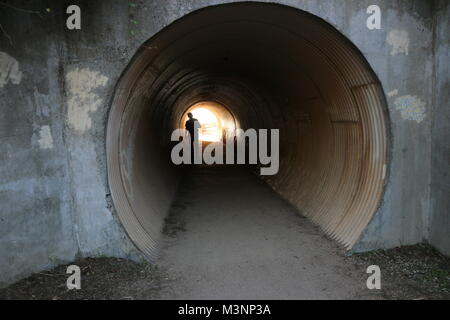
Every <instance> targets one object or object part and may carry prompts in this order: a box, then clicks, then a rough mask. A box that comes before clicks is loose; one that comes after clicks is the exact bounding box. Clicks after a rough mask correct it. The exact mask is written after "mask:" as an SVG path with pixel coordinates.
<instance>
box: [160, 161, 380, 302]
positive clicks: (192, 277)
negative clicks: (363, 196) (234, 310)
mask: <svg viewBox="0 0 450 320" xmlns="http://www.w3.org/2000/svg"><path fill="white" fill-rule="evenodd" d="M167 222H168V223H167V226H166V230H165V232H164V233H165V244H164V248H163V250H162V257H161V260H160V262H159V266H160V267H162V268H163V269H165V270H166V272H168V273H169V275H170V278H172V279H176V280H175V281H173V282H171V284H170V285H169V286H167V287H166V288H165V290H163V291H162V292H161V298H183V299H184V298H187V299H218V298H220V299H351V298H355V299H358V298H359V299H360V298H366V299H367V298H379V297H380V295H379V294H377V293H375V292H374V291H370V290H368V289H367V288H366V285H365V281H366V279H367V274H365V270H364V269H362V268H357V267H356V266H355V264H354V263H352V262H350V261H349V260H348V259H345V256H344V255H345V252H344V251H343V250H342V249H340V248H338V247H337V245H336V244H335V243H333V242H332V241H330V240H328V239H327V238H325V236H324V235H323V234H322V233H321V232H320V231H319V230H318V228H317V227H315V226H313V225H312V224H311V223H310V222H309V221H308V220H307V219H305V218H304V217H301V216H300V215H299V214H298V213H297V212H296V210H295V209H294V208H293V207H291V206H290V205H289V204H288V203H286V202H285V201H283V200H282V199H281V198H280V197H279V196H278V195H277V194H275V193H274V192H273V191H272V190H271V189H270V188H269V187H268V186H267V185H266V184H264V183H263V182H262V181H260V180H259V179H258V178H257V177H256V176H254V175H253V174H251V173H250V172H248V171H246V170H244V169H241V168H236V167H231V168H230V167H227V168H224V167H221V168H218V167H216V168H200V169H196V170H193V171H191V172H190V173H189V174H188V175H187V176H186V178H185V179H184V181H183V183H182V185H181V187H180V190H179V194H178V197H177V199H176V201H175V203H174V205H173V208H172V212H171V214H170V215H169V218H168V221H167Z"/></svg>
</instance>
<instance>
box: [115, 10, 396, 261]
mask: <svg viewBox="0 0 450 320" xmlns="http://www.w3.org/2000/svg"><path fill="white" fill-rule="evenodd" d="M199 101H215V102H217V103H220V104H222V105H223V106H225V107H226V108H227V109H228V110H230V111H231V112H232V114H233V115H234V116H235V117H236V120H237V123H239V126H240V127H242V128H244V129H246V128H255V129H257V128H279V129H280V152H281V154H280V170H279V173H278V174H277V175H274V176H268V177H265V180H266V182H267V183H268V184H269V185H270V186H271V187H272V188H273V189H274V190H275V191H276V192H277V193H279V194H280V195H281V196H282V197H283V198H285V199H286V200H288V201H289V202H290V203H292V204H293V205H294V206H295V207H296V208H298V209H299V211H300V212H301V213H302V214H304V215H305V216H307V217H308V218H310V219H311V220H312V221H313V222H315V223H316V224H318V225H320V226H321V228H322V229H323V230H324V231H325V232H326V233H327V234H328V235H330V236H331V237H332V238H334V239H336V240H337V241H338V242H340V243H341V244H343V245H344V246H345V247H347V248H351V247H352V246H353V245H354V244H355V243H356V242H357V240H358V238H359V236H360V235H361V233H362V231H363V230H364V228H365V227H366V225H367V224H368V222H369V221H370V219H371V218H372V216H373V215H374V213H375V212H376V209H377V206H378V204H379V202H380V199H381V196H382V191H383V186H384V176H385V168H386V157H387V156H386V150H387V146H386V145H387V137H386V123H385V121H386V120H385V104H384V96H383V92H382V89H381V86H380V83H379V81H378V80H377V78H376V76H375V75H374V73H373V71H372V70H371V68H370V66H369V65H368V64H367V62H366V61H365V59H364V58H363V56H362V55H361V54H360V53H359V51H358V50H357V49H356V48H355V47H354V46H353V45H352V44H351V43H350V41H348V40H347V39H346V38H345V37H344V36H342V35H341V34H340V33H338V32H337V31H336V30H335V29H334V28H333V27H332V26H331V25H329V24H327V23H326V22H325V21H323V20H321V19H319V18H317V17H315V16H312V15H311V14H308V13H305V12H303V11H300V10H297V9H292V8H289V7H286V6H281V5H274V4H260V3H238V4H227V5H220V6H214V7H208V8H205V9H201V10H198V11H196V12H194V13H191V14H189V15H187V16H185V17H183V18H181V19H180V20H178V21H176V22H174V23H173V24H171V25H169V26H168V27H166V28H164V29H163V30H162V31H160V32H159V33H158V34H156V35H155V36H154V37H152V38H151V39H150V40H148V41H147V42H146V43H144V44H143V45H142V46H141V48H140V49H139V51H138V52H137V53H136V55H135V57H134V58H133V60H132V61H131V63H130V64H129V66H128V68H127V69H126V70H125V72H124V73H123V75H122V77H121V79H120V80H119V83H118V85H117V88H116V93H115V97H114V100H113V103H112V106H111V111H110V116H109V121H108V134H107V136H108V139H107V153H108V175H109V183H110V188H111V193H112V196H113V200H114V204H115V208H116V210H117V213H118V215H119V217H120V220H121V221H122V223H123V225H124V227H125V229H126V230H127V232H128V234H129V236H130V237H131V239H132V240H133V241H134V242H135V244H136V245H137V246H138V247H139V248H140V249H141V250H142V251H144V252H145V253H147V254H148V255H150V256H152V257H153V256H155V254H156V252H157V244H158V240H159V237H160V234H161V229H162V227H163V221H164V217H165V215H166V213H167V210H168V207H169V205H170V202H171V200H172V198H173V195H174V193H175V190H176V181H177V179H178V178H177V176H178V175H177V170H175V169H174V168H173V166H171V165H170V163H169V161H168V156H167V154H168V151H167V150H168V149H169V147H170V144H169V142H170V132H171V130H173V129H174V128H176V127H177V126H178V124H179V122H180V119H181V117H182V115H183V113H184V112H185V111H186V109H187V108H188V107H189V106H191V105H193V104H194V103H196V102H199Z"/></svg>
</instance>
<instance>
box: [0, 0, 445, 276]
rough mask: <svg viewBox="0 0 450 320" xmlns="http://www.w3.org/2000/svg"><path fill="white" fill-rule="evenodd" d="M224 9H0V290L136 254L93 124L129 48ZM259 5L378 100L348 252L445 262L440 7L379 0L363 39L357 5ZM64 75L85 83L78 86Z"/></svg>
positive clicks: (205, 1)
mask: <svg viewBox="0 0 450 320" xmlns="http://www.w3.org/2000/svg"><path fill="white" fill-rule="evenodd" d="M226 2H233V1H221V0H201V1H194V0H183V1H182V0H177V1H175V0H171V1H150V0H148V1H140V2H139V3H138V2H136V3H135V5H133V6H130V5H129V2H127V1H119V0H112V1H70V2H67V1H53V2H48V1H33V2H29V1H8V3H10V4H11V5H13V6H15V7H18V8H26V9H27V10H33V11H39V12H40V15H38V14H35V13H31V12H23V11H20V10H16V9H13V8H11V7H4V6H2V7H1V10H0V21H1V25H2V29H3V30H4V31H3V32H0V39H1V40H0V41H1V42H0V52H1V54H0V59H1V60H0V150H1V153H0V204H1V212H0V257H1V259H0V283H1V284H4V283H8V282H11V281H12V280H14V279H18V278H20V277H23V276H24V275H26V274H29V273H31V272H33V271H37V270H41V269H43V268H47V267H50V266H52V265H55V264H57V263H60V262H62V261H69V260H71V259H73V258H74V257H75V256H76V255H77V254H79V255H82V256H90V255H93V256H94V255H111V256H121V257H136V256H138V254H137V253H136V251H135V249H134V247H133V245H132V244H131V243H130V241H129V240H128V238H127V236H126V235H125V233H124V231H123V229H122V227H121V225H120V224H119V223H118V221H117V219H116V216H115V214H114V212H113V209H112V206H111V202H110V199H109V191H108V185H107V176H106V170H105V147H104V142H105V125H106V117H107V112H108V108H109V103H110V98H111V96H112V94H113V92H114V85H115V83H116V82H117V80H118V78H119V77H120V74H121V72H122V71H123V70H124V68H125V67H126V66H127V64H128V62H129V61H130V59H131V57H132V55H133V54H134V52H135V51H136V50H137V48H138V47H139V45H140V44H141V43H142V42H144V41H145V40H147V39H148V38H150V37H151V36H152V35H154V34H155V33H156V32H158V31H159V30H161V29H162V28H163V27H164V26H167V25H168V24H170V23H171V22H173V21H174V20H176V19H178V18H181V17H182V16H183V15H185V14H187V13H189V12H192V11H194V10H196V9H198V8H202V7H206V6H209V5H214V4H220V3H226ZM271 2H277V3H282V4H286V5H289V6H293V7H296V8H299V9H302V10H305V11H307V12H310V13H312V14H315V15H317V16H319V17H322V18H323V19H325V20H326V21H328V22H329V23H331V24H332V25H333V26H335V27H336V28H337V29H338V30H339V31H340V32H342V33H343V34H344V35H345V36H347V37H348V38H349V39H350V40H351V41H352V42H353V43H354V44H355V45H356V46H357V47H358V48H359V49H360V50H361V52H362V53H363V54H364V56H365V57H366V58H367V60H368V62H369V63H370V65H371V67H372V68H373V70H374V71H375V72H376V74H377V75H378V77H379V79H380V81H381V83H382V85H383V87H384V89H385V92H386V94H387V93H391V94H390V95H387V102H388V106H389V111H390V120H391V128H390V134H391V137H390V138H391V143H392V145H391V155H390V158H391V161H390V163H389V164H388V168H387V171H388V176H387V177H388V181H387V187H386V192H385V196H384V199H383V202H382V204H381V205H380V208H379V210H378V212H377V215H376V216H375V218H374V219H373V221H372V222H371V224H370V225H369V227H368V228H367V230H366V232H365V234H364V236H363V237H362V239H361V241H360V243H359V245H358V246H357V248H355V249H356V250H369V249H373V248H382V247H393V246H396V245H400V244H413V243H417V242H421V241H424V240H427V239H431V241H432V243H433V244H435V245H436V246H437V247H438V248H439V249H441V250H442V251H444V252H447V253H448V252H449V248H450V247H449V245H450V243H449V240H448V239H449V237H448V230H449V226H448V207H449V203H448V196H447V195H448V176H446V174H447V173H448V170H446V169H445V168H446V167H447V168H448V141H449V138H448V137H449V134H448V121H446V120H445V118H444V115H441V112H442V113H444V112H447V117H448V78H447V76H446V75H448V71H445V68H448V63H447V62H448V59H447V58H446V57H448V34H446V33H445V30H448V26H446V25H445V24H446V23H447V22H448V6H449V4H448V2H446V1H440V2H439V1H437V2H434V1H421V0H411V1H387V0H383V1H379V2H378V4H379V6H380V7H381V9H382V17H383V18H382V19H383V20H382V29H381V30H374V31H369V30H368V29H367V28H366V27H365V20H366V18H367V14H366V8H367V7H368V6H369V5H370V4H372V3H371V2H370V1H356V0H354V1H353V0H351V1H344V0H335V1H329V0H320V1H317V0H305V1H294V0H282V1H271ZM130 3H133V2H132V1H130ZM435 3H436V4H437V5H434V4H435ZM69 4H78V5H80V7H81V8H82V30H75V31H69V30H67V29H66V28H65V16H66V15H65V8H66V7H67V6H68V5H69ZM47 8H48V9H49V10H47ZM433 10H435V11H433ZM437 10H438V11H439V14H437V13H438V12H437ZM444 12H445V13H444ZM435 16H436V17H437V19H434V17H435ZM433 23H435V28H433ZM436 24H437V25H436ZM433 30H435V31H436V33H435V36H433ZM433 39H434V40H433ZM445 39H447V40H445ZM445 41H447V42H446V43H447V44H445ZM438 42H439V43H442V45H439V44H438ZM433 48H435V50H433ZM434 53H436V56H434ZM435 62H437V65H435ZM438 66H439V67H438ZM433 70H436V74H433ZM447 70H448V69H447ZM75 74H76V75H77V76H76V77H73V75H75ZM77 79H78V80H79V79H84V80H85V81H83V83H82V85H81V87H78V86H77V85H74V83H73V81H76V80H77ZM433 84H436V88H435V90H434V88H433ZM88 85H89V86H88ZM79 90H81V91H79ZM433 102H435V103H433ZM433 106H434V107H435V109H434V111H432V110H433ZM77 108H81V109H77ZM74 111H76V112H75V114H76V115H75V116H74ZM432 119H434V121H433V125H431V123H432ZM447 119H448V118H447ZM431 132H433V134H431ZM432 150H433V152H432ZM431 154H433V156H431ZM431 168H433V169H431ZM430 184H431V187H430ZM431 193H433V196H430V194H431ZM431 216H432V219H431V224H430V223H429V222H430V217H431ZM429 232H430V234H429Z"/></svg>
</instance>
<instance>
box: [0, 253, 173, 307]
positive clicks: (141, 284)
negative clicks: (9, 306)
mask: <svg viewBox="0 0 450 320" xmlns="http://www.w3.org/2000/svg"><path fill="white" fill-rule="evenodd" d="M72 264H74V265H77V266H79V267H80V269H81V275H82V276H81V290H75V289H72V290H69V289H67V286H66V280H67V278H68V276H69V275H68V274H66V270H67V266H68V265H72ZM68 265H63V266H59V267H57V268H55V269H53V270H50V271H43V272H40V273H35V274H33V275H31V276H30V277H28V278H26V279H23V280H20V281H18V282H16V283H14V284H12V285H11V286H9V287H7V288H4V289H0V300H10V299H14V300H16V299H20V300H22V299H23V300H83V299H88V300H118V299H120V300H134V299H157V298H158V295H159V293H160V292H161V290H162V289H163V288H164V286H165V285H166V283H168V282H169V279H168V278H167V275H166V274H165V273H164V272H162V271H160V270H159V269H158V268H157V267H155V266H154V265H151V264H148V263H137V262H134V261H131V260H125V259H116V258H88V259H81V260H77V261H74V262H72V263H70V264H68Z"/></svg>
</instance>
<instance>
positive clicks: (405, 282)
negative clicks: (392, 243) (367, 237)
mask: <svg viewBox="0 0 450 320" xmlns="http://www.w3.org/2000/svg"><path fill="white" fill-rule="evenodd" d="M349 259H350V260H353V261H355V262H356V264H357V265H359V266H368V265H378V266H379V267H380V270H381V294H382V296H383V297H384V298H385V299H417V300H428V299H445V300H449V299H450V257H446V256H444V255H442V254H440V253H439V252H438V251H437V250H435V249H434V248H433V247H431V246H429V245H426V244H419V245H414V246H403V247H398V248H394V249H389V250H377V251H372V252H367V253H360V254H354V255H352V256H350V257H349Z"/></svg>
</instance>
